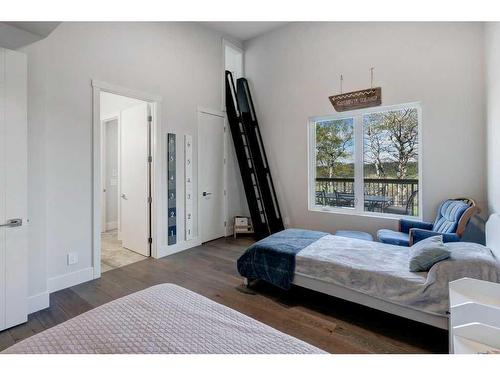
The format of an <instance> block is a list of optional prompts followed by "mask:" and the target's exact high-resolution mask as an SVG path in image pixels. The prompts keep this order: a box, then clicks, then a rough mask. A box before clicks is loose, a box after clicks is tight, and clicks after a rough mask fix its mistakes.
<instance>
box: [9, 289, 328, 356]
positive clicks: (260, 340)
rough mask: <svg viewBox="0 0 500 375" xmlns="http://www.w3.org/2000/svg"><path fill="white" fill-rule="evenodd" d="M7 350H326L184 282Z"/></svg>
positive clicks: (147, 291)
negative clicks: (275, 327) (223, 303)
mask: <svg viewBox="0 0 500 375" xmlns="http://www.w3.org/2000/svg"><path fill="white" fill-rule="evenodd" d="M3 353H75V354H96V353H123V354H125V353H164V354H178V353H179V354H181V353H183V354H246V353H249V354H313V353H324V352H323V351H322V350H320V349H318V348H316V347H314V346H312V345H309V344H307V343H305V342H303V341H300V340H298V339H296V338H294V337H291V336H289V335H286V334H284V333H282V332H279V331H277V330H275V329H273V328H271V327H269V326H267V325H265V324H263V323H260V322H258V321H256V320H254V319H252V318H250V317H248V316H245V315H243V314H241V313H239V312H237V311H235V310H232V309H230V308H228V307H226V306H223V305H221V304H219V303H216V302H214V301H211V300H209V299H208V298H205V297H203V296H200V295H199V294H196V293H194V292H191V291H189V290H187V289H184V288H182V287H180V286H177V285H174V284H160V285H156V286H153V287H151V288H148V289H145V290H143V291H140V292H137V293H133V294H130V295H128V296H126V297H123V298H120V299H117V300H114V301H112V302H109V303H107V304H104V305H102V306H100V307H97V308H95V309H93V310H91V311H88V312H86V313H84V314H81V315H79V316H77V317H75V318H73V319H70V320H68V321H66V322H64V323H62V324H59V325H57V326H55V327H53V328H50V329H48V330H46V331H43V332H41V333H39V334H37V335H35V336H32V337H30V338H28V339H26V340H24V341H21V342H19V343H17V344H15V345H13V346H11V347H10V348H8V349H7V350H5V351H4V352H3Z"/></svg>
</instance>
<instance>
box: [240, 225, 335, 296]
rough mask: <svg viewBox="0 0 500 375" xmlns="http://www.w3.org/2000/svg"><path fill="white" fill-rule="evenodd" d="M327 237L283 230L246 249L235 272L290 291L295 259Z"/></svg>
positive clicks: (249, 278)
mask: <svg viewBox="0 0 500 375" xmlns="http://www.w3.org/2000/svg"><path fill="white" fill-rule="evenodd" d="M327 234H328V233H324V232H315V231H311V230H306V229H286V230H284V231H281V232H278V233H275V234H273V235H271V236H269V237H266V238H264V239H262V240H260V241H259V242H256V243H254V244H253V245H252V246H250V247H249V248H248V249H247V250H246V251H245V253H244V254H243V255H242V256H241V257H240V258H239V259H238V263H237V265H238V272H239V273H240V275H241V276H243V277H246V278H247V279H248V280H257V279H260V280H264V281H267V282H268V283H271V284H273V285H276V286H278V287H280V288H282V289H286V290H287V289H290V286H291V283H292V281H293V274H294V272H295V255H296V254H297V253H298V252H299V251H300V250H302V249H304V248H305V247H307V246H309V245H310V244H312V243H313V242H315V241H316V240H318V239H320V238H321V237H323V236H326V235H327Z"/></svg>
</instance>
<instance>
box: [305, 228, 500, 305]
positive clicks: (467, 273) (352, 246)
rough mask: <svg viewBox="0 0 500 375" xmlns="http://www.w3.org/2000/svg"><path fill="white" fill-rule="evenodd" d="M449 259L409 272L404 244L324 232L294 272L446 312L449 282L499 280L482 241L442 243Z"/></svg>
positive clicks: (498, 265)
mask: <svg viewBox="0 0 500 375" xmlns="http://www.w3.org/2000/svg"><path fill="white" fill-rule="evenodd" d="M446 246H447V247H448V249H449V250H450V251H451V256H450V258H449V259H447V260H444V261H441V262H439V263H436V264H435V265H434V266H432V268H431V269H430V270H429V272H410V270H409V258H408V247H401V246H394V245H388V244H384V243H380V242H371V241H363V240H358V239H354V238H346V237H338V236H333V235H328V236H324V237H322V238H320V239H319V240H317V241H315V242H313V243H312V244H310V245H309V246H307V247H306V248H304V249H303V250H301V251H300V252H299V253H298V254H297V256H296V267H295V274H300V275H304V276H307V277H310V278H314V279H318V280H321V281H325V282H328V283H332V284H336V285H340V286H343V287H346V288H349V289H352V290H355V291H358V292H362V293H365V294H368V295H370V296H372V297H378V298H380V299H383V300H386V301H390V302H393V303H396V304H400V305H404V306H407V307H411V308H414V309H417V310H423V311H426V312H430V313H435V314H439V315H445V314H446V311H447V310H448V306H449V302H448V283H449V282H450V281H452V280H457V279H460V278H462V277H471V278H475V279H481V280H487V281H492V282H497V283H498V282H500V262H499V261H500V260H499V259H496V258H495V256H494V254H493V253H492V251H491V250H490V249H489V248H487V247H485V246H482V245H479V244H475V243H469V242H455V243H447V244H446Z"/></svg>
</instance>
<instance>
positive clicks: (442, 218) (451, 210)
mask: <svg viewBox="0 0 500 375" xmlns="http://www.w3.org/2000/svg"><path fill="white" fill-rule="evenodd" d="M467 208H469V205H468V204H467V203H465V202H463V201H458V200H451V199H450V200H446V201H444V202H443V203H441V206H439V210H438V216H437V217H436V221H435V222H434V226H433V228H432V230H433V231H434V232H439V233H455V231H456V230H457V225H458V221H459V220H460V218H461V217H462V215H463V214H464V212H465V210H467Z"/></svg>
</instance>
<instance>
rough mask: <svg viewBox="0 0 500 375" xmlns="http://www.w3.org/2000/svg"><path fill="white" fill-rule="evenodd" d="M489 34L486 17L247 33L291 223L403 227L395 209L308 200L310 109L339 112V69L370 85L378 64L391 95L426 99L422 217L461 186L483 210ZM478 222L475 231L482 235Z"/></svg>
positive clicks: (248, 63) (347, 87)
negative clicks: (359, 212) (347, 207)
mask: <svg viewBox="0 0 500 375" xmlns="http://www.w3.org/2000/svg"><path fill="white" fill-rule="evenodd" d="M483 37H484V35H483V25H482V24H481V23H429V22H426V23H393V22H391V23H384V22H380V23H335V22H324V23H320V22H318V23H310V22H304V23H291V24H289V25H287V26H284V27H282V28H279V29H277V30H275V31H272V32H270V33H268V34H264V35H262V36H260V37H257V38H255V39H252V40H250V41H248V42H246V43H245V73H246V76H247V78H248V80H249V83H250V86H251V89H252V90H253V93H252V94H253V98H254V101H255V105H256V111H257V115H258V117H259V124H260V126H261V130H262V133H263V141H264V143H265V146H266V152H267V154H268V158H269V163H270V166H271V169H272V173H273V179H274V180H275V184H276V186H277V194H278V198H279V201H280V205H281V208H282V211H283V215H284V216H285V218H286V219H287V220H286V221H288V222H289V225H290V226H295V227H303V228H309V229H316V230H324V231H329V232H334V231H336V230H338V229H357V230H363V231H369V232H371V233H375V232H376V230H377V229H379V228H392V229H396V228H397V220H394V219H387V218H377V217H366V216H363V217H360V216H355V215H348V214H331V213H321V212H311V211H309V210H308V197H307V191H308V175H307V173H308V172H307V170H308V166H307V163H308V161H307V159H308V158H307V154H308V145H307V121H308V118H309V117H311V116H318V115H328V114H332V113H334V110H333V108H332V106H331V104H330V102H329V100H328V97H329V96H330V95H332V94H336V93H338V92H339V77H340V74H343V76H344V85H343V90H344V92H348V91H354V90H359V89H363V88H366V87H369V85H370V73H369V69H370V67H374V68H375V75H374V85H376V86H381V87H382V95H383V97H382V99H383V105H392V104H402V103H408V102H420V103H421V106H422V116H423V120H422V129H423V131H422V132H423V134H422V138H423V145H422V153H423V154H422V157H423V161H422V166H421V167H422V172H423V181H422V187H421V188H422V189H423V191H422V192H423V216H424V219H426V220H431V219H432V218H433V217H434V216H435V213H436V209H437V206H438V204H439V203H440V202H441V201H442V200H444V199H446V198H450V197H457V196H467V197H471V198H474V199H475V200H476V201H477V202H478V204H479V206H480V207H481V208H482V209H483V212H485V211H486V210H485V208H486V173H485V165H486V152H485V149H486V127H485V122H484V118H485V116H484V103H485V99H484V77H483V73H484V72H483V66H484V55H483V53H484V51H483ZM498 65H499V64H497V66H498ZM498 160H500V158H497V161H498ZM497 169H498V168H497ZM499 180H500V178H499ZM497 191H498V190H497ZM475 225H476V226H475V227H474V228H473V230H472V231H471V232H470V233H472V234H474V235H475V236H477V237H475V238H474V239H475V240H479V241H481V240H482V233H481V230H482V229H481V226H482V225H481V222H480V221H479V220H478V221H477V222H475Z"/></svg>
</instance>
